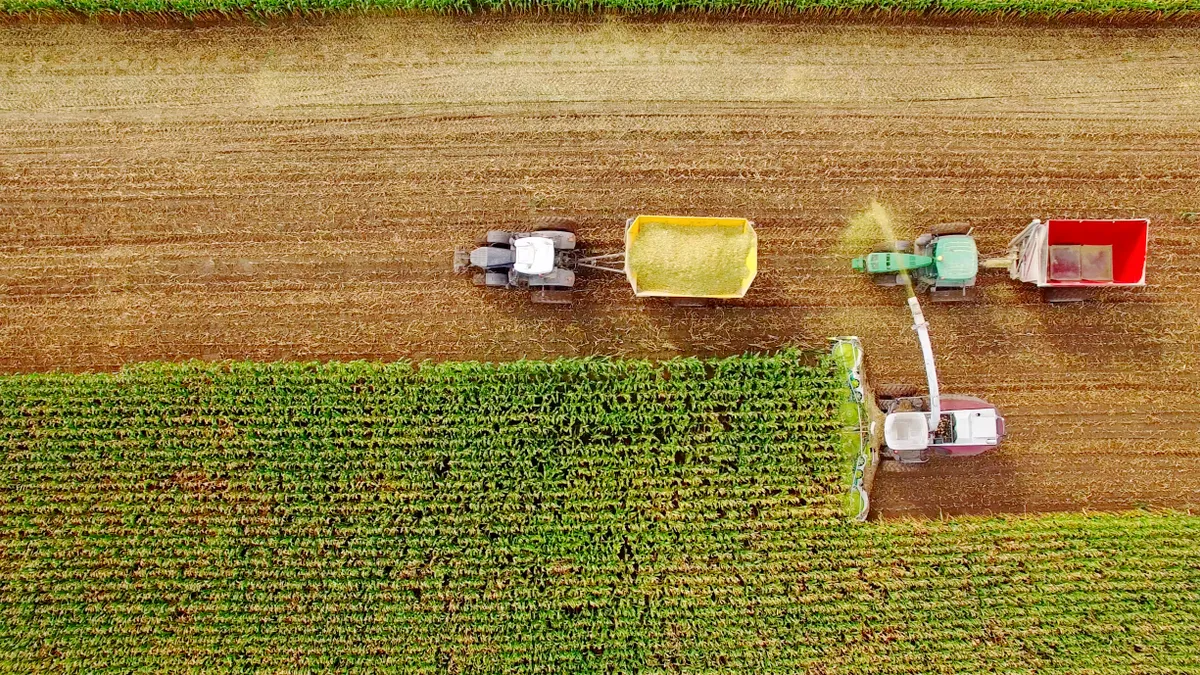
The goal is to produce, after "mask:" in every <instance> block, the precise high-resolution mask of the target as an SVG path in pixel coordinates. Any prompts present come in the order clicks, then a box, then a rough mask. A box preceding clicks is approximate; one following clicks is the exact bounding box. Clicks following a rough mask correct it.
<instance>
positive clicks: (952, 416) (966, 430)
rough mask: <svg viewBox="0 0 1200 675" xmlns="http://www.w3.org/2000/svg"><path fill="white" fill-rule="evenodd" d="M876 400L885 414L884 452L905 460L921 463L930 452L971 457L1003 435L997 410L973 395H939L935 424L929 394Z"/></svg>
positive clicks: (1002, 421)
mask: <svg viewBox="0 0 1200 675" xmlns="http://www.w3.org/2000/svg"><path fill="white" fill-rule="evenodd" d="M876 404H877V405H878V406H879V410H880V412H882V413H884V415H886V417H885V418H884V428H883V434H884V442H883V448H882V450H883V454H884V456H885V457H888V458H890V459H895V460H897V461H899V462H902V463H905V464H922V463H925V462H927V461H929V458H930V457H931V456H933V455H941V456H945V457H971V456H974V455H978V454H981V453H984V452H988V451H989V450H994V449H996V448H997V447H998V446H999V445H1000V441H1001V439H1003V438H1004V432H1005V429H1004V418H1003V417H1002V416H1001V415H1000V413H999V411H998V410H996V407H995V406H993V405H991V404H990V403H988V402H987V401H984V400H983V399H980V398H975V397H973V396H957V395H943V396H941V397H940V400H939V404H940V405H939V407H940V410H939V412H938V417H937V420H938V421H937V424H936V426H934V425H933V424H931V422H932V420H931V419H930V417H929V415H930V413H929V411H930V408H931V407H932V400H931V397H929V396H906V397H902V398H894V399H886V398H880V399H877V402H876Z"/></svg>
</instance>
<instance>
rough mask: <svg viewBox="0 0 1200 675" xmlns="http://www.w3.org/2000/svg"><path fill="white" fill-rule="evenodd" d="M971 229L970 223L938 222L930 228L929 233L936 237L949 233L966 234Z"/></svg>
mask: <svg viewBox="0 0 1200 675" xmlns="http://www.w3.org/2000/svg"><path fill="white" fill-rule="evenodd" d="M970 231H971V224H970V223H938V224H937V225H934V226H933V227H931V228H929V234H932V235H933V236H935V237H944V236H946V235H948V234H966V233H968V232H970Z"/></svg>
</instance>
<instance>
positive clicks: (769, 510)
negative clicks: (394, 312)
mask: <svg viewBox="0 0 1200 675" xmlns="http://www.w3.org/2000/svg"><path fill="white" fill-rule="evenodd" d="M842 397H843V393H842V391H841V384H840V383H839V382H838V374H837V371H836V368H835V367H834V365H833V363H832V361H831V360H830V359H827V358H823V357H821V356H820V355H812V354H805V353H800V352H785V353H782V354H778V355H774V356H762V357H756V356H747V357H738V358H733V359H725V360H717V361H701V360H697V359H681V360H675V361H668V362H664V363H651V362H645V361H616V360H607V359H585V360H563V361H557V362H551V363H540V362H518V363H513V364H505V365H499V366H490V365H482V364H454V363H450V364H440V365H426V366H422V367H414V366H411V365H408V364H391V365H380V364H366V363H355V364H329V365H315V364H253V363H233V364H218V365H202V364H191V365H182V366H171V365H153V364H152V365H145V366H138V367H133V368H129V369H126V370H124V371H122V372H121V373H118V374H115V375H67V374H57V375H32V376H14V377H4V378H0V461H2V464H0V647H3V649H0V671H6V672H8V671H17V672H35V671H51V670H53V671H68V672H70V671H75V672H131V671H137V670H143V671H156V672H245V671H250V670H264V671H270V672H310V671H312V670H326V671H335V672H343V671H377V670H390V671H395V672H403V673H446V672H541V673H561V672H583V673H607V672H670V671H685V672H770V673H795V672H804V671H805V670H806V669H810V668H814V669H820V668H824V669H825V672H850V671H853V672H881V673H886V672H895V673H915V672H947V673H951V672H952V673H965V672H996V671H1003V672H1022V671H1026V672H1032V671H1039V672H1055V671H1058V672H1088V670H1089V669H1091V672H1128V671H1129V670H1130V669H1131V668H1134V667H1136V668H1139V669H1141V670H1145V671H1153V670H1155V669H1156V668H1157V669H1160V670H1179V669H1183V668H1186V667H1187V666H1188V664H1194V663H1195V662H1196V659H1197V657H1198V654H1197V650H1196V645H1197V644H1200V639H1198V638H1200V629H1198V628H1197V627H1198V626H1200V621H1197V619H1198V616H1197V609H1196V608H1197V607H1200V574H1198V573H1197V572H1198V569H1197V566H1198V564H1200V563H1198V562H1197V561H1198V560H1200V557H1198V556H1197V550H1198V548H1200V545H1198V544H1196V543H1195V542H1197V541H1200V537H1198V536H1197V535H1200V524H1198V522H1197V519H1195V518H1192V517H1190V516H1185V515H1182V514H1157V515H1128V516H1103V517H1086V516H1062V517H1052V518H1042V519H1010V520H991V521H965V522H935V523H925V524H920V523H888V524H882V525H859V524H851V523H847V522H846V521H845V519H844V518H843V517H842V515H841V507H840V501H841V495H842V492H843V491H844V484H843V480H844V468H843V467H842V466H841V465H840V464H839V462H840V461H841V460H840V458H839V454H838V450H837V443H838V432H839V429H840V428H841V426H842V422H841V421H839V419H838V409H839V404H840V401H842Z"/></svg>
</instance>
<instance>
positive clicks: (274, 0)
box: [0, 0, 1200, 16]
mask: <svg viewBox="0 0 1200 675" xmlns="http://www.w3.org/2000/svg"><path fill="white" fill-rule="evenodd" d="M371 10H385V11H395V10H417V11H432V12H450V13H457V12H466V13H469V12H478V11H543V10H545V11H556V12H584V13H590V12H601V11H610V10H611V11H622V12H631V13H650V14H657V13H672V12H714V13H729V12H745V11H754V12H769V13H776V12H783V13H789V12H804V11H821V12H829V11H833V12H843V11H845V12H860V11H863V12H876V11H884V12H915V13H933V14H972V13H986V14H991V13H998V14H1008V15H1018V16H1059V15H1065V14H1079V15H1108V14H1114V13H1130V12H1132V13H1152V14H1158V15H1164V16H1170V15H1178V14H1183V13H1192V12H1196V11H1200V0H0V14H10V15H20V14H30V13H43V12H71V13H83V14H124V13H147V14H163V13H166V14H177V15H183V16H195V15H200V14H206V13H223V14H251V15H258V16H285V15H296V14H319V13H328V12H355V11H371Z"/></svg>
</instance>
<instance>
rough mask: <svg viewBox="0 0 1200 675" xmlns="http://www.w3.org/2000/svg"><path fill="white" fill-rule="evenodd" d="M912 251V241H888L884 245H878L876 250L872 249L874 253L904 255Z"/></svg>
mask: <svg viewBox="0 0 1200 675" xmlns="http://www.w3.org/2000/svg"><path fill="white" fill-rule="evenodd" d="M910 250H912V242H911V241H903V240H900V241H887V242H884V243H882V244H876V245H875V248H873V249H871V252H872V253H904V252H906V251H910Z"/></svg>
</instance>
